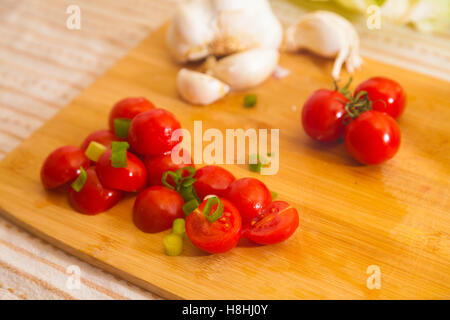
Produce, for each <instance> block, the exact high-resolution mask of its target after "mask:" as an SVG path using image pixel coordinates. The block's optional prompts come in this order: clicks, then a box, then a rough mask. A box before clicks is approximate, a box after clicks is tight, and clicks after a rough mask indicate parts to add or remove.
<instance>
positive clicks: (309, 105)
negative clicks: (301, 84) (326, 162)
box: [302, 89, 348, 142]
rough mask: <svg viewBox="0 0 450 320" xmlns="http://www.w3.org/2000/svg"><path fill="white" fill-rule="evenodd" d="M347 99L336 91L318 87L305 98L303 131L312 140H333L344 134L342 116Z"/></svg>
mask: <svg viewBox="0 0 450 320" xmlns="http://www.w3.org/2000/svg"><path fill="white" fill-rule="evenodd" d="M341 101H345V102H348V99H347V98H346V97H345V96H344V95H342V94H341V93H339V92H337V91H332V90H327V89H320V90H317V91H315V92H314V93H313V94H312V95H311V96H310V97H309V98H308V100H306V102H305V104H304V106H303V110H302V124H303V128H304V130H305V132H306V133H307V134H308V135H309V136H310V137H311V138H313V139H314V140H317V141H320V142H334V141H337V140H338V139H340V138H342V137H343V136H344V131H345V125H344V123H343V121H342V120H343V118H344V116H345V114H346V112H345V103H344V102H341Z"/></svg>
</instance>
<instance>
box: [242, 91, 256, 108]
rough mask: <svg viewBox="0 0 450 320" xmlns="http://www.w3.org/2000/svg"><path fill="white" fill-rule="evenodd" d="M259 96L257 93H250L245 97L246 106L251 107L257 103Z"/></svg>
mask: <svg viewBox="0 0 450 320" xmlns="http://www.w3.org/2000/svg"><path fill="white" fill-rule="evenodd" d="M256 102H257V98H256V94H248V95H246V96H245V97H244V107H246V108H251V107H254V106H255V105H256Z"/></svg>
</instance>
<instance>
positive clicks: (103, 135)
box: [81, 130, 122, 150]
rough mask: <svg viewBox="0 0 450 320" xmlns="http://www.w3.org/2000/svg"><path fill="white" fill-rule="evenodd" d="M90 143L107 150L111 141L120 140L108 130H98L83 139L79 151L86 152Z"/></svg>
mask: <svg viewBox="0 0 450 320" xmlns="http://www.w3.org/2000/svg"><path fill="white" fill-rule="evenodd" d="M92 141H95V142H98V143H100V144H102V145H104V146H105V147H107V148H109V147H110V146H111V143H112V142H113V141H122V139H119V138H117V137H116V135H115V134H114V132H112V131H110V130H98V131H94V132H92V133H91V134H90V135H88V136H87V137H86V139H84V141H83V144H82V145H81V149H83V150H86V149H87V147H88V146H89V144H90V143H91V142H92Z"/></svg>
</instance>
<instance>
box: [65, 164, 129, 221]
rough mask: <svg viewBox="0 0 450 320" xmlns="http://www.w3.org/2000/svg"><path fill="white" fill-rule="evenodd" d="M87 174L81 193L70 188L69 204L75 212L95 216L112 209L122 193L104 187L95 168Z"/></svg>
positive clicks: (88, 170)
mask: <svg viewBox="0 0 450 320" xmlns="http://www.w3.org/2000/svg"><path fill="white" fill-rule="evenodd" d="M86 174H87V180H86V183H85V184H84V186H83V188H82V189H81V190H80V191H79V192H76V191H75V190H73V189H72V188H70V192H69V202H70V204H71V205H72V207H73V208H74V209H75V210H77V211H79V212H81V213H84V214H87V215H94V214H97V213H100V212H103V211H106V210H108V209H110V208H112V207H113V206H115V205H116V204H117V203H118V202H119V200H120V199H121V198H122V192H121V191H117V190H113V189H107V188H105V187H103V186H102V184H101V183H100V180H99V179H98V177H97V173H96V172H95V168H94V167H90V168H89V169H87V170H86Z"/></svg>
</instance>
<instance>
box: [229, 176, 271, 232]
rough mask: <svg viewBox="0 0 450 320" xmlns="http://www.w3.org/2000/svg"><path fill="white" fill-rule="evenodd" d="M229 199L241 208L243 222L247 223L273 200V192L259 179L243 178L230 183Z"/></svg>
mask: <svg viewBox="0 0 450 320" xmlns="http://www.w3.org/2000/svg"><path fill="white" fill-rule="evenodd" d="M227 199H228V200H230V201H231V203H233V204H234V205H235V206H236V208H237V209H238V210H239V213H240V214H241V217H242V223H243V224H244V225H245V224H247V223H250V221H251V220H252V219H253V218H256V217H257V216H258V215H259V214H260V213H261V211H262V210H263V209H264V208H265V207H267V206H268V205H269V204H270V203H271V202H272V194H271V193H270V191H269V189H267V187H266V185H265V184H264V183H262V182H261V181H259V180H258V179H255V178H242V179H238V180H236V181H234V182H233V183H232V184H231V185H230V188H229V190H228V192H227Z"/></svg>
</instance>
